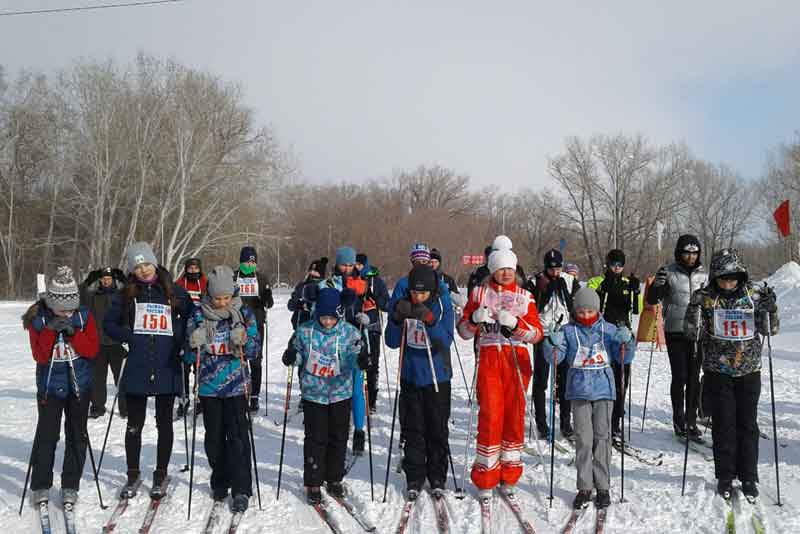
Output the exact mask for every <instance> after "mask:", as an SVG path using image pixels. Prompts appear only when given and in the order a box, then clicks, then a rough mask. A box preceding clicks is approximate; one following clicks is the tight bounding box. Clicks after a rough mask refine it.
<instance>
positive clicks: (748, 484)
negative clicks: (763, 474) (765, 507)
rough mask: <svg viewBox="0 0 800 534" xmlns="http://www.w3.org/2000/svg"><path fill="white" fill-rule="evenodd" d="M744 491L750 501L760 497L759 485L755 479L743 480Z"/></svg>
mask: <svg viewBox="0 0 800 534" xmlns="http://www.w3.org/2000/svg"><path fill="white" fill-rule="evenodd" d="M742 493H744V497H745V499H747V500H748V502H750V503H752V502H755V500H756V499H757V498H758V485H757V484H756V482H755V480H743V481H742Z"/></svg>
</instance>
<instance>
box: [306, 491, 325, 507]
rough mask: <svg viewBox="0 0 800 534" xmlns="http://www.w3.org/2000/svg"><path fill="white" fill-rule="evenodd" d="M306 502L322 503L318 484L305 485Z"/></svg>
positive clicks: (311, 503)
mask: <svg viewBox="0 0 800 534" xmlns="http://www.w3.org/2000/svg"><path fill="white" fill-rule="evenodd" d="M306 502H307V503H308V504H310V505H311V506H315V505H317V504H322V490H321V489H320V487H319V486H307V487H306Z"/></svg>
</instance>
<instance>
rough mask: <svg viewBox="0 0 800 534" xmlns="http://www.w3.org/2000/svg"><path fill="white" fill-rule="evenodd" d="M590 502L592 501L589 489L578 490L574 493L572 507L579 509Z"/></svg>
mask: <svg viewBox="0 0 800 534" xmlns="http://www.w3.org/2000/svg"><path fill="white" fill-rule="evenodd" d="M590 502H592V492H591V491H589V490H580V491H578V494H577V495H575V500H574V501H572V507H573V508H574V509H576V510H580V509H581V508H586V507H587V506H589V503H590Z"/></svg>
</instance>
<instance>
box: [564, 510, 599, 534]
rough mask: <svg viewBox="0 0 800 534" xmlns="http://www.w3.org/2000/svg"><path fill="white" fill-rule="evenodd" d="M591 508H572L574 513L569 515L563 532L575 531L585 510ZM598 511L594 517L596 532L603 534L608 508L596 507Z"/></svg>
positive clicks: (569, 533) (596, 533)
mask: <svg viewBox="0 0 800 534" xmlns="http://www.w3.org/2000/svg"><path fill="white" fill-rule="evenodd" d="M588 508H589V506H588V505H587V506H584V507H582V508H579V509H577V510H572V513H571V514H570V515H569V519H568V520H567V524H566V525H564V528H563V530H562V531H561V534H572V532H574V531H575V527H576V526H577V525H578V521H580V520H581V517H583V514H584V512H586V510H587V509H588ZM596 510H597V513H596V514H595V517H594V532H595V534H603V532H605V528H606V517H607V515H608V508H596Z"/></svg>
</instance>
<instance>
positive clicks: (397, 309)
mask: <svg viewBox="0 0 800 534" xmlns="http://www.w3.org/2000/svg"><path fill="white" fill-rule="evenodd" d="M409 317H411V302H410V301H408V300H406V299H403V300H398V301H397V304H395V306H394V313H393V314H392V319H394V322H396V323H402V322H403V321H405V320H406V319H408V318H409Z"/></svg>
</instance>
